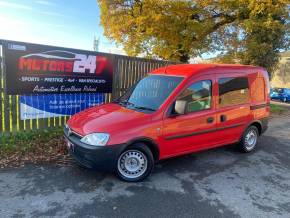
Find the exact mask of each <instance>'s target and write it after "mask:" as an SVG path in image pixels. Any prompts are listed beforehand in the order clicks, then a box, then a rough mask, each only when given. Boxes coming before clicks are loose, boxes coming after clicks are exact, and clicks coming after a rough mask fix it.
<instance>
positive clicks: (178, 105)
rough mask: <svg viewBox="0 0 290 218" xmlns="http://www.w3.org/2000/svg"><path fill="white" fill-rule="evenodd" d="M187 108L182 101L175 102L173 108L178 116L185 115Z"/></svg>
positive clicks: (185, 103)
mask: <svg viewBox="0 0 290 218" xmlns="http://www.w3.org/2000/svg"><path fill="white" fill-rule="evenodd" d="M186 108H187V101H184V100H176V101H175V106H174V111H175V113H176V114H178V115H182V114H185V112H186Z"/></svg>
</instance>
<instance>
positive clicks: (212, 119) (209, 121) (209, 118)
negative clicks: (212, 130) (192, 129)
mask: <svg viewBox="0 0 290 218" xmlns="http://www.w3.org/2000/svg"><path fill="white" fill-rule="evenodd" d="M213 121H214V118H213V117H208V118H207V119H206V122H207V123H212V122H213Z"/></svg>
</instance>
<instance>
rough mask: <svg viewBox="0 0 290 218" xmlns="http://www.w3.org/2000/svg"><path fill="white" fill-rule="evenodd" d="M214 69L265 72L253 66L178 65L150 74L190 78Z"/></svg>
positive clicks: (159, 69)
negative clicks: (203, 71)
mask: <svg viewBox="0 0 290 218" xmlns="http://www.w3.org/2000/svg"><path fill="white" fill-rule="evenodd" d="M212 68H220V69H221V68H224V69H236V70H237V69H245V68H246V69H259V70H263V68H261V67H256V66H251V65H239V64H177V65H169V66H165V67H161V68H158V69H155V70H153V71H152V72H150V74H161V75H171V76H183V77H190V76H193V75H194V74H197V73H198V72H200V71H202V70H208V69H212Z"/></svg>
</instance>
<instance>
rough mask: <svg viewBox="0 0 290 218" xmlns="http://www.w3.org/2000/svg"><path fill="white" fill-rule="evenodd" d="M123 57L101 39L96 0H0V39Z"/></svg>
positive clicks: (122, 52) (108, 42) (117, 49)
mask: <svg viewBox="0 0 290 218" xmlns="http://www.w3.org/2000/svg"><path fill="white" fill-rule="evenodd" d="M94 36H96V37H97V38H99V39H100V45H99V51H101V52H107V53H117V54H124V51H123V50H122V48H121V47H120V46H119V47H118V46H116V45H115V44H114V43H113V42H110V41H109V40H108V39H106V37H104V36H103V28H102V26H101V25H100V11H99V8H98V4H97V1H96V0H0V39H8V40H15V41H22V42H31V43H38V44H46V45H54V46H61V47H68V48H77V49H84V50H93V40H94Z"/></svg>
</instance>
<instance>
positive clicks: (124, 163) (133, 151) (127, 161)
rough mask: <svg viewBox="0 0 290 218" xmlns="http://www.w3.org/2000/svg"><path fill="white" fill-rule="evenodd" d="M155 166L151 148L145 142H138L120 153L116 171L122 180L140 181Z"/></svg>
mask: <svg viewBox="0 0 290 218" xmlns="http://www.w3.org/2000/svg"><path fill="white" fill-rule="evenodd" d="M153 166H154V159H153V155H152V152H151V151H150V149H149V148H148V147H147V146H146V145H145V144H143V143H137V144H134V145H132V146H130V147H129V148H128V149H126V150H125V151H123V152H122V153H121V154H120V156H119V158H118V161H117V166H116V171H117V175H118V177H119V178H121V179H122V180H124V181H127V182H138V181H141V180H143V179H145V178H146V177H147V176H149V175H150V173H151V171H152V169H153Z"/></svg>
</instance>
